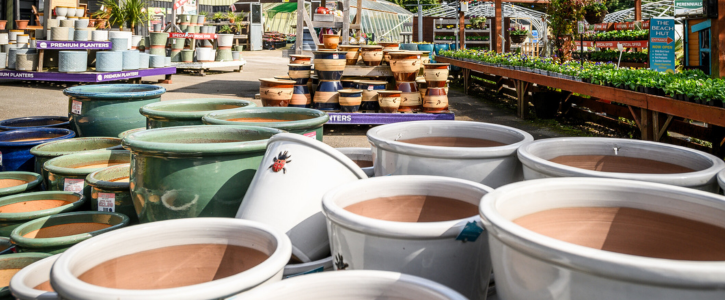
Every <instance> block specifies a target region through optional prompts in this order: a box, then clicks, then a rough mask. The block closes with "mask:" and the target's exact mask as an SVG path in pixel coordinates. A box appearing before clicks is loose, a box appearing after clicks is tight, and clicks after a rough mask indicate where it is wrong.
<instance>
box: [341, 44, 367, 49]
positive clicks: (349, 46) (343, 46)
mask: <svg viewBox="0 0 725 300" xmlns="http://www.w3.org/2000/svg"><path fill="white" fill-rule="evenodd" d="M360 47H361V46H356V45H338V46H337V48H351V49H352V48H360Z"/></svg>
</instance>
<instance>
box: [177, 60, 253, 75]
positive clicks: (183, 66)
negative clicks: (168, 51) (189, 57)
mask: <svg viewBox="0 0 725 300" xmlns="http://www.w3.org/2000/svg"><path fill="white" fill-rule="evenodd" d="M245 64H247V61H246V60H244V58H241V59H240V60H239V61H214V62H190V63H184V62H172V63H171V66H173V67H176V68H177V69H179V70H198V72H199V76H206V73H205V72H206V71H209V70H210V69H213V68H224V67H239V69H237V70H236V72H238V73H241V72H242V69H243V68H244V65H245Z"/></svg>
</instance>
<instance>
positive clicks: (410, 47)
mask: <svg viewBox="0 0 725 300" xmlns="http://www.w3.org/2000/svg"><path fill="white" fill-rule="evenodd" d="M400 50H407V51H418V45H416V44H400Z"/></svg>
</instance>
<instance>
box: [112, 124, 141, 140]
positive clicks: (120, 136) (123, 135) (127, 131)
mask: <svg viewBox="0 0 725 300" xmlns="http://www.w3.org/2000/svg"><path fill="white" fill-rule="evenodd" d="M144 130H146V127H141V128H134V129H130V130H126V131H124V132H121V133H119V134H118V138H119V139H123V138H125V137H126V136H128V135H129V134H132V133H135V132H139V131H144Z"/></svg>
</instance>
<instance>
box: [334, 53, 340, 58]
mask: <svg viewBox="0 0 725 300" xmlns="http://www.w3.org/2000/svg"><path fill="white" fill-rule="evenodd" d="M332 58H333V59H339V58H340V55H338V54H333V55H332Z"/></svg>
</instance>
